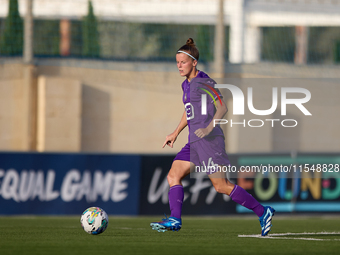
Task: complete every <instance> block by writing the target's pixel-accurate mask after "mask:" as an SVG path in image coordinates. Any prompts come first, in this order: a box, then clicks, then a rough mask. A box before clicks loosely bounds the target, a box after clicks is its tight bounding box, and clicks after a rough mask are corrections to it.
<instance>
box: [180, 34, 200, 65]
mask: <svg viewBox="0 0 340 255" xmlns="http://www.w3.org/2000/svg"><path fill="white" fill-rule="evenodd" d="M178 53H184V54H187V55H188V56H189V57H191V58H192V59H194V60H197V61H198V59H199V56H200V54H199V51H198V49H197V47H196V45H195V42H194V39H192V38H189V39H188V40H187V42H186V43H185V45H183V46H182V47H181V48H179V49H178V51H177V54H178Z"/></svg>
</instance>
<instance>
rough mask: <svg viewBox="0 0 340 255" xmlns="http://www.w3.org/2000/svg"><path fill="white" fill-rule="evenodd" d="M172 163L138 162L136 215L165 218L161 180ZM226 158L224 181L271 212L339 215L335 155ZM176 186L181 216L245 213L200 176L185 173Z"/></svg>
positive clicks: (161, 159) (159, 159) (160, 159)
mask: <svg viewBox="0 0 340 255" xmlns="http://www.w3.org/2000/svg"><path fill="white" fill-rule="evenodd" d="M173 158H174V156H144V157H143V158H142V175H141V181H142V182H141V198H140V199H141V200H140V201H141V204H140V213H141V214H163V213H169V205H168V190H169V189H168V184H167V180H166V175H167V172H168V170H169V169H170V167H171V163H172V160H173ZM229 159H230V163H231V166H230V168H229V171H230V172H226V174H227V175H228V177H229V179H230V180H231V181H232V182H233V183H235V184H237V185H239V186H241V187H243V188H244V189H246V190H247V191H248V192H249V193H250V194H252V195H253V196H254V197H255V198H256V199H257V200H258V201H260V202H261V203H262V204H263V205H271V206H273V207H274V208H275V210H276V211H277V212H284V213H288V212H340V172H339V165H340V155H339V154H256V155H255V154H238V155H235V154H232V155H229ZM289 171H291V172H289ZM182 184H183V186H184V202H183V214H187V215H195V214H219V215H221V214H222V215H223V214H236V213H248V212H251V211H249V210H248V209H246V208H244V207H243V206H240V205H238V204H236V203H235V202H233V201H231V199H230V197H229V196H226V195H222V194H218V193H217V192H216V191H215V189H214V187H213V186H212V184H211V181H210V180H209V179H208V178H207V175H206V173H199V174H197V173H196V174H195V175H192V174H191V175H189V176H188V177H187V178H185V179H184V180H183V181H182Z"/></svg>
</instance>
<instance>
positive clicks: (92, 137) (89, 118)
mask: <svg viewBox="0 0 340 255" xmlns="http://www.w3.org/2000/svg"><path fill="white" fill-rule="evenodd" d="M81 108H82V121H81V150H82V151H89V152H90V151H91V152H92V151H95V152H103V151H109V150H110V95H109V94H108V93H107V92H105V91H102V90H99V89H97V88H94V87H93V86H89V85H83V86H82V107H81Z"/></svg>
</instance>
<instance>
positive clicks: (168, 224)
mask: <svg viewBox="0 0 340 255" xmlns="http://www.w3.org/2000/svg"><path fill="white" fill-rule="evenodd" d="M150 227H151V228H152V229H153V230H157V231H158V232H165V231H168V230H172V231H178V230H180V229H181V227H182V219H179V218H175V217H169V218H167V217H166V216H165V219H162V221H159V222H151V223H150Z"/></svg>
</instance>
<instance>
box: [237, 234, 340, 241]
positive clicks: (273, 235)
mask: <svg viewBox="0 0 340 255" xmlns="http://www.w3.org/2000/svg"><path fill="white" fill-rule="evenodd" d="M300 235H339V236H340V232H303V233H289V232H288V233H277V234H269V235H268V236H261V235H238V237H254V238H267V239H294V240H307V241H340V239H320V238H308V237H287V236H300Z"/></svg>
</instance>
